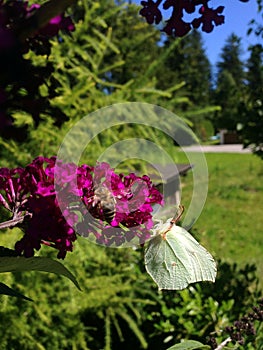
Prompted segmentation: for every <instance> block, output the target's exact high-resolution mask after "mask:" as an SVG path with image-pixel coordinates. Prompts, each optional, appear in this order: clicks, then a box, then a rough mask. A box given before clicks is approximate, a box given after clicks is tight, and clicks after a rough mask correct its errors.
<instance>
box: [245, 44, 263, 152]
mask: <svg viewBox="0 0 263 350" xmlns="http://www.w3.org/2000/svg"><path fill="white" fill-rule="evenodd" d="M249 50H250V57H249V59H248V62H247V75H246V80H247V86H246V99H245V101H244V103H243V104H242V105H241V108H240V115H241V116H242V121H241V126H242V128H241V130H240V133H241V135H242V138H243V143H244V146H252V149H253V151H254V153H256V154H257V155H258V156H260V157H261V158H263V113H262V107H263V99H262V96H263V61H262V58H263V47H262V45H261V44H257V45H254V46H251V47H250V49H249Z"/></svg>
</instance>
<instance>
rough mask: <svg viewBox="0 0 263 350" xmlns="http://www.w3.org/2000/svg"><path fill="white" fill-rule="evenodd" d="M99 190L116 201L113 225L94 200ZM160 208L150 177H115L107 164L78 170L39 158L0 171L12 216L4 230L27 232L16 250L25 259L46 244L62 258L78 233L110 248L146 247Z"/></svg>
mask: <svg viewBox="0 0 263 350" xmlns="http://www.w3.org/2000/svg"><path fill="white" fill-rule="evenodd" d="M55 175H56V181H55ZM55 182H56V183H55ZM98 186H99V187H102V188H107V190H108V191H109V192H110V196H111V197H112V198H113V199H114V203H115V207H114V213H113V218H112V220H111V222H109V221H107V220H106V218H105V212H106V211H107V208H104V206H103V205H102V201H101V200H100V198H97V196H96V195H95V194H96V190H97V188H98ZM157 203H158V204H163V198H162V195H161V194H160V192H159V191H158V190H157V189H156V188H155V187H154V186H153V184H152V182H151V180H150V178H149V177H148V176H146V175H144V176H142V177H139V176H136V175H135V174H133V173H131V174H128V175H126V176H124V175H123V174H116V173H115V172H114V169H112V168H111V167H110V165H109V164H107V163H98V164H97V165H96V166H95V167H91V166H89V165H86V164H84V165H81V166H77V165H75V164H73V163H63V162H62V161H59V160H57V159H56V157H51V158H45V157H37V158H36V159H34V160H33V161H32V162H31V163H30V164H28V165H27V166H26V167H25V168H22V167H20V168H15V169H8V168H0V205H1V204H2V206H3V208H4V209H7V210H8V211H9V212H11V213H12V215H13V218H12V219H11V220H8V221H6V222H3V223H2V224H0V228H2V229H3V228H7V227H14V226H18V227H19V228H21V229H22V231H23V232H24V235H23V237H22V238H21V240H19V241H18V242H16V244H15V250H16V252H17V253H18V254H20V255H24V256H25V257H31V256H33V255H34V251H35V250H39V249H40V248H41V244H44V245H48V246H50V247H53V248H56V249H57V250H58V251H59V252H58V255H57V257H58V258H62V259H63V258H65V256H66V253H67V252H68V251H72V250H73V242H74V241H75V240H76V239H77V233H79V234H81V235H83V236H85V237H89V236H90V235H93V236H95V239H96V242H97V243H100V244H104V245H106V246H111V245H113V244H114V245H117V246H120V245H121V244H122V243H125V242H129V241H131V240H132V239H133V238H137V239H138V240H139V243H141V242H144V241H145V240H146V239H147V238H150V233H149V230H150V229H151V228H152V227H153V219H152V211H153V208H152V206H153V205H154V204H157ZM120 227H123V228H124V230H120V229H119V228H120ZM116 228H118V229H119V230H116Z"/></svg>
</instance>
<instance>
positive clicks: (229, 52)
mask: <svg viewBox="0 0 263 350" xmlns="http://www.w3.org/2000/svg"><path fill="white" fill-rule="evenodd" d="M241 54H242V47H241V38H239V37H238V36H236V35H235V34H234V33H232V34H231V35H230V36H229V37H228V38H227V39H226V43H225V45H224V47H223V48H222V52H221V54H220V59H221V60H220V61H219V62H218V63H217V68H218V77H219V78H220V75H221V74H222V72H223V71H225V70H227V71H228V72H229V73H231V75H232V77H233V79H234V81H235V83H236V84H242V82H243V79H244V67H243V63H242V61H241V58H240V56H241Z"/></svg>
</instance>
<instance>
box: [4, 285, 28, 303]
mask: <svg viewBox="0 0 263 350" xmlns="http://www.w3.org/2000/svg"><path fill="white" fill-rule="evenodd" d="M0 294H4V295H9V296H11V297H17V298H21V299H25V300H28V301H33V300H32V299H30V298H28V297H26V296H25V295H23V294H21V293H19V292H17V291H16V290H14V289H12V288H10V287H8V286H7V285H6V284H4V283H1V282H0Z"/></svg>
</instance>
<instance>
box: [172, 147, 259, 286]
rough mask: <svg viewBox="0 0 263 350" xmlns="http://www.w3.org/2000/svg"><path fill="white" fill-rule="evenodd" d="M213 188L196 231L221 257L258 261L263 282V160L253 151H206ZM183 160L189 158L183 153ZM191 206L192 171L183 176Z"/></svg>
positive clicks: (186, 202)
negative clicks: (240, 152) (250, 152)
mask: <svg viewBox="0 0 263 350" xmlns="http://www.w3.org/2000/svg"><path fill="white" fill-rule="evenodd" d="M205 156H206V159H207V164H208V171H209V190H208V196H207V200H206V203H205V206H204V208H203V211H202V213H201V215H200V217H199V218H198V220H197V221H196V223H195V224H194V226H193V229H192V230H193V233H194V234H195V233H196V238H197V239H198V240H199V241H201V242H202V244H204V245H205V246H206V247H207V248H208V249H209V250H210V251H211V253H213V254H214V255H215V257H216V258H217V259H219V258H220V259H223V260H226V261H228V262H236V263H238V264H241V265H245V264H247V263H255V264H256V266H257V268H258V275H259V278H260V280H261V285H262V286H263V198H262V195H263V181H262V178H263V162H262V161H261V160H260V159H259V158H257V157H256V156H254V155H252V154H232V153H231V154H228V153H206V154H205ZM178 160H179V162H185V161H186V159H185V157H184V154H179V159H178ZM181 181H182V186H183V192H182V199H181V201H182V204H183V205H185V206H186V208H187V206H189V202H190V199H191V195H192V182H193V180H192V175H191V174H190V173H189V174H188V175H187V176H186V177H185V178H183V179H182V180H181Z"/></svg>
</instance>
